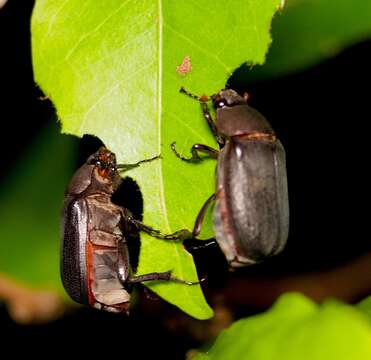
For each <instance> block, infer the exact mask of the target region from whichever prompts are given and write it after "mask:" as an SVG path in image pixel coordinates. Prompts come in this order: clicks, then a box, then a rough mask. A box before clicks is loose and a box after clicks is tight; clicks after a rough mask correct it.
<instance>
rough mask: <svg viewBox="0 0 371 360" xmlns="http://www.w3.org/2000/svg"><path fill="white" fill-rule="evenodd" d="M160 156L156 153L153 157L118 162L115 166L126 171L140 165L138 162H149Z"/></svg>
mask: <svg viewBox="0 0 371 360" xmlns="http://www.w3.org/2000/svg"><path fill="white" fill-rule="evenodd" d="M160 157H161V155H157V156H154V157H153V158H150V159H144V160H140V161H138V162H136V163H134V164H118V165H116V168H117V169H120V170H121V171H127V170H131V169H134V168H136V167H138V166H140V164H143V163H145V162H150V161H153V160H156V159H159V158H160Z"/></svg>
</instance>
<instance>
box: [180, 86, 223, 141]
mask: <svg viewBox="0 0 371 360" xmlns="http://www.w3.org/2000/svg"><path fill="white" fill-rule="evenodd" d="M179 91H180V92H181V93H183V94H186V95H187V96H189V97H191V98H192V99H195V100H198V101H199V103H200V104H201V109H202V112H203V114H204V118H205V120H206V122H207V124H208V125H209V128H210V130H211V132H212V133H213V135H214V137H215V140H216V142H217V143H218V144H219V147H220V148H222V147H223V146H224V145H225V139H224V138H223V136H222V135H220V134H219V132H218V129H217V128H216V125H215V121H214V120H213V118H212V116H211V114H210V110H209V107H208V106H207V103H206V102H207V101H208V100H209V99H210V97H208V96H196V95H193V94H192V93H190V92H189V91H187V90H186V89H185V88H184V87H181V88H180V90H179Z"/></svg>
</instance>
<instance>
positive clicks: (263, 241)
mask: <svg viewBox="0 0 371 360" xmlns="http://www.w3.org/2000/svg"><path fill="white" fill-rule="evenodd" d="M180 92H182V93H184V94H186V95H188V96H190V97H191V98H193V99H196V100H198V101H199V102H200V104H201V109H202V112H203V116H204V118H205V120H206V122H207V124H208V126H209V128H210V130H211V132H212V133H213V135H214V137H215V140H216V141H217V143H218V145H219V150H216V149H214V148H212V147H210V146H207V145H203V144H194V145H193V146H192V147H191V150H190V152H191V157H183V156H181V155H180V154H179V153H178V151H177V150H176V148H175V142H173V143H172V144H171V148H172V150H173V151H174V153H175V155H176V156H177V157H178V158H180V159H182V160H183V161H187V162H191V163H198V162H200V161H202V160H203V158H204V157H201V156H200V155H201V154H202V153H203V154H206V155H207V156H209V157H212V158H214V159H217V167H216V191H215V193H214V194H212V195H211V196H210V198H208V199H207V201H206V202H205V204H204V205H203V207H202V208H201V210H200V212H199V214H198V216H197V218H196V221H195V225H194V228H193V232H192V234H193V236H194V238H196V237H197V236H198V235H199V234H200V232H201V225H202V222H203V220H204V217H205V214H206V211H207V209H208V207H209V206H210V205H211V204H212V203H214V202H215V206H214V209H213V228H214V232H215V239H216V242H217V244H218V245H219V247H220V248H221V250H222V251H223V253H224V255H225V257H226V259H227V261H228V263H229V266H230V267H232V268H237V267H242V266H247V265H251V264H254V263H256V262H260V261H262V260H263V259H265V258H267V257H270V256H273V255H276V254H278V253H279V252H280V251H281V250H282V249H283V248H284V246H285V244H286V241H287V237H288V230H289V203H288V190H287V175H286V155H285V150H284V148H283V146H282V144H281V142H280V141H279V140H278V139H277V137H276V135H275V133H274V131H273V129H272V127H271V125H270V124H269V123H268V121H267V120H266V119H265V117H264V116H263V115H262V114H260V113H259V112H258V111H257V110H255V109H254V108H252V107H251V106H249V105H248V103H247V100H248V94H245V95H244V96H240V95H239V94H238V93H237V92H236V91H234V90H232V89H224V90H221V91H219V92H218V93H216V94H214V95H212V96H211V97H210V98H209V97H207V96H201V97H198V96H195V95H193V94H191V93H189V92H187V91H186V90H185V89H184V88H181V90H180ZM209 100H211V102H212V104H213V107H214V109H215V112H216V120H215V121H214V120H213V118H212V116H211V113H210V110H209V107H208V105H207V102H208V101H209Z"/></svg>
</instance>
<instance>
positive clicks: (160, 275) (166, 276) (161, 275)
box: [126, 271, 203, 285]
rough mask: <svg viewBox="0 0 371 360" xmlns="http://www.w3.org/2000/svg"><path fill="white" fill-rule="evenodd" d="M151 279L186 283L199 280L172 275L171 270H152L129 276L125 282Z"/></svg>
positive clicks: (133, 282)
mask: <svg viewBox="0 0 371 360" xmlns="http://www.w3.org/2000/svg"><path fill="white" fill-rule="evenodd" d="M153 280H162V281H172V282H177V283H180V284H186V285H197V284H200V283H201V281H203V279H201V281H186V280H182V279H179V278H177V277H175V276H173V275H171V271H164V272H153V273H149V274H143V275H135V276H131V277H130V278H128V279H127V281H126V282H127V283H129V284H136V283H141V282H143V281H153Z"/></svg>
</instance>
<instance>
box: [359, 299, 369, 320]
mask: <svg viewBox="0 0 371 360" xmlns="http://www.w3.org/2000/svg"><path fill="white" fill-rule="evenodd" d="M357 309H358V310H359V311H361V312H362V313H363V314H364V315H365V316H366V317H367V319H368V321H369V322H370V323H371V296H367V297H366V298H364V299H363V300H362V301H361V302H360V303H359V304H357Z"/></svg>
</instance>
